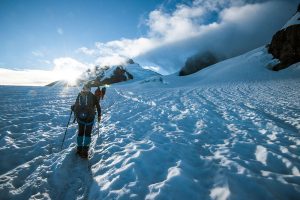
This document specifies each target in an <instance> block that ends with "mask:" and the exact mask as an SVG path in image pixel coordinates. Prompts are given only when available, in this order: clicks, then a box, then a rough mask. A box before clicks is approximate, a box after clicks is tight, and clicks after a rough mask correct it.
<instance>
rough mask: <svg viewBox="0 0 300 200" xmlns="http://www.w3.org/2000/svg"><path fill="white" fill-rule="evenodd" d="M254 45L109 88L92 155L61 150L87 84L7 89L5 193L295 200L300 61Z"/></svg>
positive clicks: (2, 150)
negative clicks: (282, 60) (201, 65)
mask: <svg viewBox="0 0 300 200" xmlns="http://www.w3.org/2000/svg"><path fill="white" fill-rule="evenodd" d="M275 63H276V61H273V60H272V57H271V56H270V55H269V54H267V53H266V49H265V48H263V47H262V48H259V49H256V50H254V51H252V52H249V53H247V54H244V55H242V56H239V57H236V58H233V59H230V60H226V61H224V62H222V63H218V64H216V65H213V66H211V67H208V68H206V69H204V70H201V71H200V72H198V73H196V74H193V75H191V76H185V77H178V76H176V75H170V76H157V77H152V78H148V79H146V80H141V81H135V82H134V81H131V82H129V83H127V82H123V83H119V84H116V85H114V86H112V87H109V88H107V94H106V96H105V97H104V100H103V101H101V106H102V110H103V117H102V122H101V123H100V126H99V133H100V134H99V136H98V130H97V129H98V126H97V124H96V125H95V127H94V130H93V136H92V144H91V152H90V153H91V156H92V157H91V159H90V160H83V159H81V158H80V157H78V156H76V155H75V146H76V145H75V142H76V124H73V123H71V124H70V127H69V129H68V132H67V135H66V140H65V143H64V146H63V150H60V145H61V142H62V139H63V134H64V131H65V128H66V124H67V121H68V118H69V114H70V106H71V105H72V104H73V103H74V101H75V98H76V95H77V93H78V92H79V90H80V88H63V87H54V88H51V87H50V88H49V87H46V88H45V87H11V86H1V87H0V91H1V96H0V110H1V115H0V143H1V145H0V154H1V157H0V163H1V167H0V197H1V199H2V200H6V199H59V200H62V199H93V200H94V199H191V200H193V199H217V200H223V199H251V200H252V199H298V198H299V196H300V173H299V169H300V156H299V155H300V152H299V149H300V109H299V108H300V101H299V99H300V92H299V84H300V64H299V63H298V64H295V65H293V66H291V67H289V68H287V69H284V70H281V71H279V72H273V71H271V70H269V69H268V67H270V66H271V65H273V64H275Z"/></svg>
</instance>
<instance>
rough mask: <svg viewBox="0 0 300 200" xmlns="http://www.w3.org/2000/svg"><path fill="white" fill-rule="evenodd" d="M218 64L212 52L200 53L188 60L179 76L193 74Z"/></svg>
mask: <svg viewBox="0 0 300 200" xmlns="http://www.w3.org/2000/svg"><path fill="white" fill-rule="evenodd" d="M217 62H218V59H217V58H216V56H214V54H212V53H210V52H205V53H198V54H196V55H194V56H192V57H189V58H188V59H187V60H186V62H185V65H184V67H183V68H182V69H181V70H180V71H179V76H186V75H189V74H193V73H195V72H197V71H199V70H201V69H203V68H205V67H207V66H210V65H213V64H215V63H217Z"/></svg>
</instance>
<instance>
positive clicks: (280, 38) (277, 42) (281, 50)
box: [269, 25, 300, 71]
mask: <svg viewBox="0 0 300 200" xmlns="http://www.w3.org/2000/svg"><path fill="white" fill-rule="evenodd" d="M269 53H271V54H272V55H273V56H274V58H277V59H278V60H280V63H279V64H277V65H276V66H274V67H273V70H275V71H278V70H281V69H285V68H287V67H288V66H290V65H292V64H294V63H296V62H300V25H293V26H289V27H287V28H286V29H283V30H280V31H278V32H277V33H276V34H275V35H274V36H273V38H272V42H271V44H270V45H269Z"/></svg>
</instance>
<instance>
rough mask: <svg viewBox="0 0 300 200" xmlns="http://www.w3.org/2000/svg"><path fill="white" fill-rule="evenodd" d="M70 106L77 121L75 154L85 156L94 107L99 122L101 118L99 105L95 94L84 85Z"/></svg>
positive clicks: (86, 155) (86, 154)
mask: <svg viewBox="0 0 300 200" xmlns="http://www.w3.org/2000/svg"><path fill="white" fill-rule="evenodd" d="M71 108H72V111H74V113H75V117H76V119H77V123H78V135H77V154H79V155H80V156H81V157H83V158H87V157H88V151H89V146H90V143H91V133H92V128H93V125H94V120H95V114H96V113H95V108H96V109H97V113H98V117H97V119H98V123H99V122H100V120H101V107H100V105H99V101H98V100H97V98H96V96H95V95H94V94H93V93H92V92H91V88H90V87H89V86H88V85H84V86H83V88H82V90H81V92H80V93H79V94H78V96H77V98H76V102H75V104H74V105H73V106H72V107H71Z"/></svg>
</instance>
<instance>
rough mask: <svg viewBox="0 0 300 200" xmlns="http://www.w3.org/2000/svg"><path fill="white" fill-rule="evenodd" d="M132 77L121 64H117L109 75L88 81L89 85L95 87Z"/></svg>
mask: <svg viewBox="0 0 300 200" xmlns="http://www.w3.org/2000/svg"><path fill="white" fill-rule="evenodd" d="M130 79H133V76H132V75H131V74H130V73H129V72H127V71H126V70H125V69H124V68H123V67H122V66H117V67H116V68H115V69H114V70H113V73H112V75H111V76H109V77H104V78H102V79H101V78H100V79H96V80H93V81H90V82H89V85H90V86H92V87H97V86H101V85H111V84H113V83H118V82H122V81H127V80H130Z"/></svg>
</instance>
